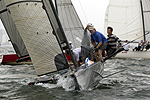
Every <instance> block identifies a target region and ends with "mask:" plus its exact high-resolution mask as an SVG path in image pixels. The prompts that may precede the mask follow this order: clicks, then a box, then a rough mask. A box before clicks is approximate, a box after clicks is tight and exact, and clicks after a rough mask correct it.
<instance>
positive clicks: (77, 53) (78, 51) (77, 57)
mask: <svg viewBox="0 0 150 100" xmlns="http://www.w3.org/2000/svg"><path fill="white" fill-rule="evenodd" d="M72 54H73V56H74V58H75V61H76V62H77V65H78V66H79V67H80V57H81V48H76V49H74V50H73V51H72Z"/></svg>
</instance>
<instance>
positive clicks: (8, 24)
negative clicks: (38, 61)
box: [0, 1, 28, 57]
mask: <svg viewBox="0 0 150 100" xmlns="http://www.w3.org/2000/svg"><path fill="white" fill-rule="evenodd" d="M0 19H1V20H2V22H3V25H4V27H5V29H6V31H7V34H8V36H9V38H10V40H11V43H12V45H13V47H14V49H15V51H16V54H17V55H18V57H23V56H27V55H28V52H27V49H26V46H25V44H24V42H23V40H22V38H21V36H20V34H19V31H18V29H17V27H16V25H15V24H14V22H13V19H12V18H11V15H10V13H9V9H6V6H5V4H4V2H3V1H0Z"/></svg>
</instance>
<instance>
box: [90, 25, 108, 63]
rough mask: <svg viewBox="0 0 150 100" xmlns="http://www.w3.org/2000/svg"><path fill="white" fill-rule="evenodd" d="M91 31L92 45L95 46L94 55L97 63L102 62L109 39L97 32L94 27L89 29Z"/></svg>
mask: <svg viewBox="0 0 150 100" xmlns="http://www.w3.org/2000/svg"><path fill="white" fill-rule="evenodd" d="M89 31H90V33H91V43H92V44H93V46H94V48H95V54H94V55H95V58H96V61H100V60H102V53H103V52H104V51H105V50H106V48H107V39H106V38H105V36H104V35H103V34H102V33H100V32H98V31H96V30H95V29H94V28H93V26H91V27H89ZM97 55H98V56H97Z"/></svg>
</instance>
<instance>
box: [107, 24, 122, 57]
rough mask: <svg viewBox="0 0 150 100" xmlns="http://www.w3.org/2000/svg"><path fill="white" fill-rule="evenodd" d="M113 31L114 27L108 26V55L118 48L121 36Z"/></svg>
mask: <svg viewBox="0 0 150 100" xmlns="http://www.w3.org/2000/svg"><path fill="white" fill-rule="evenodd" d="M112 32H113V28H112V27H107V34H108V35H107V41H108V46H107V56H110V55H111V54H112V53H113V52H115V51H116V50H117V42H120V40H119V38H118V37H117V36H116V35H114V34H112Z"/></svg>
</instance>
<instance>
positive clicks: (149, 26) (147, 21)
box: [141, 0, 150, 41]
mask: <svg viewBox="0 0 150 100" xmlns="http://www.w3.org/2000/svg"><path fill="white" fill-rule="evenodd" d="M141 3H142V8H143V18H144V27H145V34H147V33H148V32H149V33H150V0H141ZM145 38H146V41H150V34H148V35H146V36H145Z"/></svg>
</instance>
